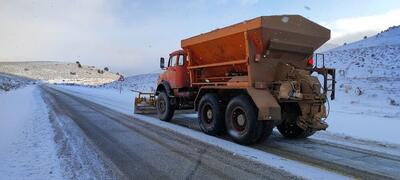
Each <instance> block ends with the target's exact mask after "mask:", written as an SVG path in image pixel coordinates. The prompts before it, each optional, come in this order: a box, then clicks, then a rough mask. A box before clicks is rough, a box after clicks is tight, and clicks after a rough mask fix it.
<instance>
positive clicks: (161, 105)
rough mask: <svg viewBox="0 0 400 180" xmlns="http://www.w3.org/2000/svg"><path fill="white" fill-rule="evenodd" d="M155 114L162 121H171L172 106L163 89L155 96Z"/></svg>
mask: <svg viewBox="0 0 400 180" xmlns="http://www.w3.org/2000/svg"><path fill="white" fill-rule="evenodd" d="M156 108H157V114H158V118H160V120H162V121H167V122H169V121H171V119H172V116H174V111H175V109H174V107H173V106H172V104H171V101H170V98H169V97H168V95H167V93H165V92H164V91H162V92H160V93H159V94H158V97H157V103H156Z"/></svg>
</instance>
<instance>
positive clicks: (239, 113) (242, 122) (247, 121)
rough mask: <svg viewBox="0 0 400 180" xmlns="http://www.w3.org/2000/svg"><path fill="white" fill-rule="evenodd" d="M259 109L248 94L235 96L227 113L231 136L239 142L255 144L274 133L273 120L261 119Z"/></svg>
mask: <svg viewBox="0 0 400 180" xmlns="http://www.w3.org/2000/svg"><path fill="white" fill-rule="evenodd" d="M257 115H258V110H257V108H256V107H255V106H254V105H253V103H252V101H251V99H250V98H249V97H247V96H237V97H234V98H233V99H232V100H231V101H230V102H229V104H228V106H227V108H226V113H225V125H226V129H227V131H228V134H229V136H230V137H231V138H232V139H233V141H235V142H237V143H239V144H245V145H248V144H253V143H257V142H260V141H262V140H264V139H265V138H266V137H268V136H269V135H270V134H271V133H272V129H273V127H274V123H273V121H259V120H258V119H257Z"/></svg>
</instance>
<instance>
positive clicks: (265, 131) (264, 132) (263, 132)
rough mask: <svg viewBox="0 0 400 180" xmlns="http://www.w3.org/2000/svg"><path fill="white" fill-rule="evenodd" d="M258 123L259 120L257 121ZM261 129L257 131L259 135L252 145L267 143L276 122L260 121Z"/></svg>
mask: <svg viewBox="0 0 400 180" xmlns="http://www.w3.org/2000/svg"><path fill="white" fill-rule="evenodd" d="M257 121H258V120H257ZM258 123H259V125H258V126H257V127H259V129H257V134H256V136H255V138H254V139H253V142H252V143H260V142H263V141H265V140H266V139H267V138H268V137H269V136H270V135H271V134H272V131H273V129H274V127H275V122H274V121H258Z"/></svg>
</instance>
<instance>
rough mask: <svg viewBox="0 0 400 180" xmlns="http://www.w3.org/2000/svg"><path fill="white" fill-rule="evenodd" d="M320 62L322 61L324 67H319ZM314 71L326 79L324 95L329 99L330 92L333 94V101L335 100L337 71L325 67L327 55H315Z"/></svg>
mask: <svg viewBox="0 0 400 180" xmlns="http://www.w3.org/2000/svg"><path fill="white" fill-rule="evenodd" d="M319 60H322V67H318V61H319ZM313 70H314V71H315V72H317V73H318V74H321V75H322V76H323V77H324V85H323V91H324V95H325V96H326V97H328V92H331V100H333V99H335V84H336V69H334V68H326V67H325V54H323V53H316V54H315V67H314V69H313Z"/></svg>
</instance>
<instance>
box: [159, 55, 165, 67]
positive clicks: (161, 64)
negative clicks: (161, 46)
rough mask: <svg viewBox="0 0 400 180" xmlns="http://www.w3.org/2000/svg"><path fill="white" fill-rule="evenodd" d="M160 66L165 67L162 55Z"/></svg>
mask: <svg viewBox="0 0 400 180" xmlns="http://www.w3.org/2000/svg"><path fill="white" fill-rule="evenodd" d="M160 68H161V69H165V60H164V58H163V57H161V58H160Z"/></svg>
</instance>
